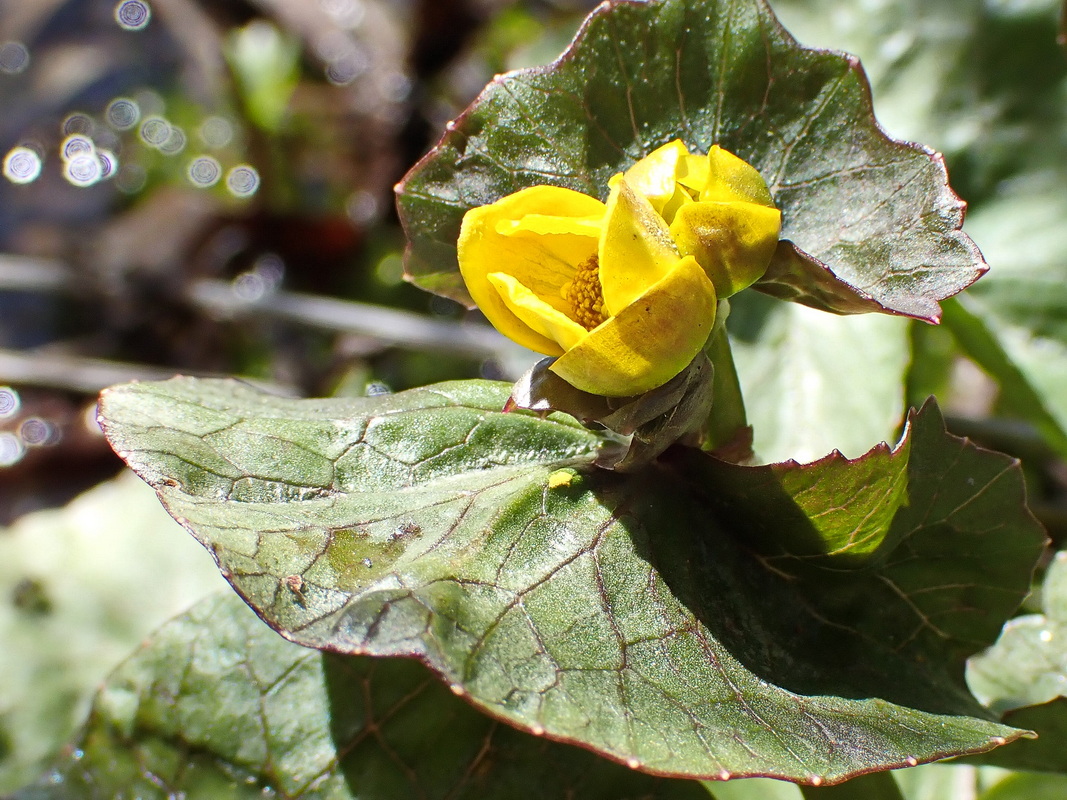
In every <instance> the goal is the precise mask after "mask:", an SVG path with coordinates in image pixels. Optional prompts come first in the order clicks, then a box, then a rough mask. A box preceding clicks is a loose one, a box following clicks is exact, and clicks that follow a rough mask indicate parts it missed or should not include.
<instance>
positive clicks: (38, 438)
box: [19, 417, 56, 447]
mask: <svg viewBox="0 0 1067 800" xmlns="http://www.w3.org/2000/svg"><path fill="white" fill-rule="evenodd" d="M55 433H56V430H55V427H54V426H53V425H52V423H50V422H47V421H45V420H43V419H40V418H38V417H30V418H29V419H28V420H26V421H25V422H23V423H22V425H20V426H19V436H20V437H22V441H23V442H24V443H25V444H28V445H29V446H30V447H41V446H42V445H46V444H51V443H52V441H53V439H54V436H55Z"/></svg>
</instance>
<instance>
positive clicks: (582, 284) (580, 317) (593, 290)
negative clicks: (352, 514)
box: [560, 255, 607, 331]
mask: <svg viewBox="0 0 1067 800" xmlns="http://www.w3.org/2000/svg"><path fill="white" fill-rule="evenodd" d="M560 294H562V295H563V299H564V300H566V301H567V302H568V303H570V304H571V309H572V311H573V312H574V313H573V318H574V321H575V322H577V323H578V324H579V325H581V326H582V327H583V328H585V329H586V330H587V331H591V330H593V328H595V327H596V326H597V325H600V324H601V323H602V322H603V321H604V320H605V319H607V317H605V316H604V293H603V290H602V289H601V287H600V262H599V260H597V257H596V256H595V255H594V256H592V257H591V258H590V259H589V260H588V261H585V262H583V263H582V264H580V265H579V266H578V269H577V270H576V271H575V273H574V280H572V281H569V282H568V283H566V284H564V286H563V288H562V289H561V290H560Z"/></svg>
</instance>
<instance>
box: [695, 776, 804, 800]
mask: <svg viewBox="0 0 1067 800" xmlns="http://www.w3.org/2000/svg"><path fill="white" fill-rule="evenodd" d="M704 785H705V787H707V790H708V791H709V792H710V793H711V796H712V797H714V798H715V800H802V798H803V795H801V793H800V787H798V786H796V785H794V784H792V783H783V782H782V781H776V780H774V779H773V778H745V779H741V780H736V781H716V782H715V783H712V782H710V781H709V782H707V783H705V784H704Z"/></svg>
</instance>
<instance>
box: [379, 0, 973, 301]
mask: <svg viewBox="0 0 1067 800" xmlns="http://www.w3.org/2000/svg"><path fill="white" fill-rule="evenodd" d="M677 138H681V139H682V141H683V142H684V143H685V144H686V145H687V147H689V148H690V150H691V151H694V152H696V151H700V152H706V151H707V150H708V148H710V147H711V146H712V145H713V144H719V145H721V146H722V147H724V148H725V149H727V150H729V151H731V152H733V153H736V154H737V155H738V156H740V157H741V158H743V159H744V160H745V161H747V162H749V163H750V164H752V165H753V166H754V167H756V169H757V170H759V172H760V174H761V175H762V176H763V178H764V179H765V180H766V182H767V184H768V186H769V187H770V189H771V193H772V195H773V197H774V201H775V203H776V204H777V206H778V207H779V208H780V209H781V211H782V214H783V228H782V234H781V235H782V238H783V239H786V240H790V241H791V242H792V243H793V244H795V245H796V246H797V247H798V248H799V250H800V251H801V253H802V255H801V256H799V257H800V258H801V259H802V260H810V263H809V264H808V266H807V267H804V268H800V267H798V266H797V265H796V263H795V262H793V264H794V266H793V268H783V269H779V270H776V272H775V275H774V276H772V278H773V287H771V288H772V291H774V293H775V294H777V295H778V296H785V295H787V294H792V299H797V300H799V301H801V302H811V303H813V304H815V305H816V306H819V307H823V308H830V309H833V310H837V311H840V312H842V313H852V312H855V311H863V310H885V311H888V312H890V313H897V314H905V315H909V316H914V317H918V318H922V319H931V320H933V319H936V318H937V317H938V314H939V311H938V302H937V301H938V300H940V299H943V298H945V297H948V296H951V295H953V294H955V293H957V292H959V291H960V290H962V289H963V288H965V287H966V286H968V285H969V284H970V283H972V282H973V281H974V280H975V279H976V278H977V277H978V275H980V274H981V272H982V270H983V269H984V263H983V261H982V258H981V255H980V254H979V253H978V251H977V249H976V248H975V247H974V245H973V243H972V242H971V241H970V239H969V238H968V237H967V236H966V235H964V234H962V233H961V232H960V231H959V230H958V229H959V227H960V225H961V223H962V208H963V204H962V203H961V202H960V201H959V199H958V198H957V197H956V195H955V194H953V193H952V192H951V190H949V189H948V187H947V184H946V175H945V170H944V166H943V164H942V163H941V161H940V159H939V157H937V156H936V155H935V154H934V153H933V152H932V151H929V150H926V149H924V148H922V147H920V146H917V145H913V144H904V143H900V142H894V141H892V140H890V139H889V138H887V137H886V136H885V134H884V133H883V132H882V131H881V129H880V128H879V127H878V126H877V124H876V122H875V120H874V116H873V113H872V110H871V103H870V90H869V86H868V84H867V80H866V77H865V76H864V74H863V72H862V70H861V69H860V68H859V64H858V61H856V60H855V59H853V58H850V57H847V56H844V55H842V54H840V53H833V52H829V51H815V50H808V49H804V48H803V47H801V46H799V45H798V44H797V43H796V42H795V41H794V40H793V38H792V37H791V36H790V35H789V34H788V33H787V32H786V31H785V30H784V29H782V28H781V27H780V26H779V24H778V22H777V20H776V19H775V18H774V16H773V14H772V13H771V12H770V10H769V9H768V8H767V6H766V5H765V4H764V3H762V2H759V0H697V2H694V1H693V0H662V1H661V2H649V3H644V2H626V1H625V0H619V1H617V2H609V3H605V4H603V5H601V6H600V7H599V8H598V9H597V11H596V12H594V14H593V15H592V16H591V17H590V19H589V20H588V21H587V23H586V25H585V27H584V28H583V30H582V32H581V33H580V34H579V36H578V38H577V39H576V41H575V43H574V44H573V45H572V47H571V48H570V49H569V50H568V51H567V52H566V53H564V55H563V56H562V57H561V58H560V59H559V60H558V61H556V62H555V63H553V64H552V65H550V66H548V67H545V68H542V69H535V70H528V71H524V72H517V73H509V74H507V75H502V76H498V77H497V79H496V80H494V82H493V83H491V84H490V86H489V87H487V88H486V89H485V91H484V92H483V93H482V94H481V95H480V96H479V98H478V100H477V101H476V102H475V103H474V104H473V105H472V106H471V108H470V109H468V110H467V112H465V113H464V114H463V115H462V116H461V117H460V118H459V119H458V120H457V121H456V122H455V123H454V124H452V125H450V126H449V131H448V132H447V133H446V134H445V136H444V138H443V139H442V140H441V142H440V144H439V145H438V146H437V148H436V149H435V150H433V151H432V152H431V153H430V154H429V155H428V156H427V157H426V158H425V159H424V160H423V161H422V162H420V163H419V164H418V165H417V166H416V167H415V168H414V169H413V170H412V172H411V173H409V175H408V177H407V178H406V179H405V181H404V182H403V183H402V184H401V186H400V188H399V190H398V192H399V203H400V212H401V217H402V219H403V221H404V224H405V228H406V230H407V233H408V237H409V240H410V247H409V252H408V261H407V264H408V271H409V274H410V275H411V277H412V279H413V280H414V281H415V282H416V283H417V284H419V285H420V286H422V287H423V288H426V289H429V290H431V291H434V292H438V293H440V294H445V295H447V296H451V297H454V298H457V299H460V300H468V299H469V298H468V296H467V295H466V292H465V290H464V287H463V284H462V281H461V280H460V276H459V273H458V267H457V264H456V252H455V246H456V238H457V235H458V232H459V225H460V220H461V219H462V217H463V214H464V213H465V212H466V211H467V210H468V209H470V208H472V207H475V206H479V205H485V204H488V203H491V202H493V201H495V200H497V199H499V198H501V197H504V196H506V195H508V194H511V193H513V192H516V191H518V190H520V189H522V188H525V187H528V186H533V185H540V184H548V185H557V186H565V187H568V188H571V189H575V190H578V191H581V192H585V193H586V194H590V195H593V196H595V197H598V198H601V199H603V198H604V197H605V196H606V195H607V190H608V178H610V177H611V176H612V175H613V174H615V173H617V172H621V171H624V170H625V169H627V168H628V167H629V166H630V165H632V164H633V163H634V162H636V161H637V160H638V159H640V158H642V157H643V156H645V155H647V154H648V153H650V152H651V151H652V150H654V149H655V148H657V147H658V146H660V145H662V144H665V143H667V142H670V141H672V140H674V139H677ZM827 270H828V272H827Z"/></svg>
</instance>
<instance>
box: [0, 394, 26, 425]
mask: <svg viewBox="0 0 1067 800" xmlns="http://www.w3.org/2000/svg"><path fill="white" fill-rule="evenodd" d="M20 408H22V398H21V397H19V393H18V392H17V391H15V390H14V389H12V388H11V387H10V386H0V419H7V418H9V417H13V416H15V415H16V414H17V413H19V409H20Z"/></svg>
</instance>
